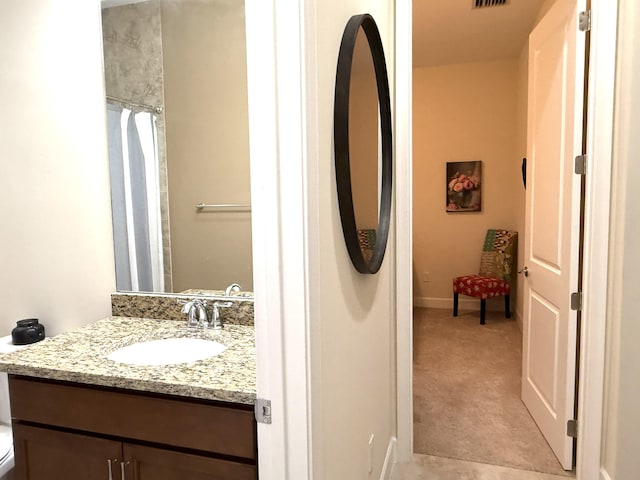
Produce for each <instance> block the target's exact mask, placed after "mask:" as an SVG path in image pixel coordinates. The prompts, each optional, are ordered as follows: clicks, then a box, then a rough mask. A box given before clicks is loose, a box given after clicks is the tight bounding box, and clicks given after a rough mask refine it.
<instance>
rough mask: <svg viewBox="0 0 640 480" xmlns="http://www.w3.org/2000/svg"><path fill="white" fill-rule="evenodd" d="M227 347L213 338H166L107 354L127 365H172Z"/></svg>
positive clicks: (211, 355) (198, 358) (207, 355)
mask: <svg viewBox="0 0 640 480" xmlns="http://www.w3.org/2000/svg"><path fill="white" fill-rule="evenodd" d="M226 349H227V347H225V346H224V345H222V344H221V343H218V342H214V341H213V340H202V339H199V338H166V339H163V340H150V341H148V342H140V343H134V344H133V345H129V346H126V347H122V348H119V349H118V350H116V351H114V352H111V353H110V354H109V355H107V358H108V359H109V360H113V361H114V362H120V363H127V364H129V365H173V364H176V363H189V362H195V361H196V360H203V359H205V358H210V357H214V356H216V355H219V354H221V353H222V352H224V351H225V350H226Z"/></svg>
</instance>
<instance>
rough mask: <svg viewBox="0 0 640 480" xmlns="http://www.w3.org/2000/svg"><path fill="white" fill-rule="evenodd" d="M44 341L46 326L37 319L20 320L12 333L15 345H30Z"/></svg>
mask: <svg viewBox="0 0 640 480" xmlns="http://www.w3.org/2000/svg"><path fill="white" fill-rule="evenodd" d="M40 340H44V325H42V324H41V323H39V322H38V319H37V318H25V319H24V320H18V321H17V322H16V327H15V328H14V329H13V330H12V331H11V341H12V342H13V344H14V345H29V344H30V343H36V342H39V341H40Z"/></svg>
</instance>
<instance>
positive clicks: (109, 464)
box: [107, 458, 118, 480]
mask: <svg viewBox="0 0 640 480" xmlns="http://www.w3.org/2000/svg"><path fill="white" fill-rule="evenodd" d="M117 461H118V459H117V458H114V459H113V460H111V459H110V458H107V466H108V467H109V480H113V467H112V466H111V462H117Z"/></svg>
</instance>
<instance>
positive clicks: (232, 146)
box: [102, 0, 253, 293]
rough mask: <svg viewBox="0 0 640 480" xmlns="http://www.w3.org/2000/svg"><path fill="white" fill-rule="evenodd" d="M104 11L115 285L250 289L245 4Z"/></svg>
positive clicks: (208, 2)
mask: <svg viewBox="0 0 640 480" xmlns="http://www.w3.org/2000/svg"><path fill="white" fill-rule="evenodd" d="M102 7H103V8H102V31H103V40H104V69H105V85H106V95H107V116H108V130H109V157H110V169H111V185H112V210H113V217H114V218H113V226H114V236H115V249H116V263H117V271H116V277H117V287H118V290H120V291H145V292H149V291H153V292H176V293H180V292H189V293H190V292H193V291H194V290H223V289H224V288H225V287H226V286H227V285H229V284H231V283H239V284H240V285H242V287H243V290H252V289H253V285H252V283H253V282H252V257H251V207H250V204H251V199H250V177H249V134H248V106H247V79H246V76H247V68H246V41H245V20H244V0H143V1H140V0H137V1H136V0H129V1H127V0H106V1H103V2H102ZM199 204H204V205H205V206H204V207H200V208H199V207H197V205H199Z"/></svg>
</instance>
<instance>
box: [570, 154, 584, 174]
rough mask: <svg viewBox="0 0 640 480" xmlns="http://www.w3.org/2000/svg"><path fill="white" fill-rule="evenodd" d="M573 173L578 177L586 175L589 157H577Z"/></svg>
mask: <svg viewBox="0 0 640 480" xmlns="http://www.w3.org/2000/svg"><path fill="white" fill-rule="evenodd" d="M573 171H574V172H575V173H576V175H584V174H585V173H587V156H586V155H578V156H577V157H576V160H575V163H574V169H573Z"/></svg>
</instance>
